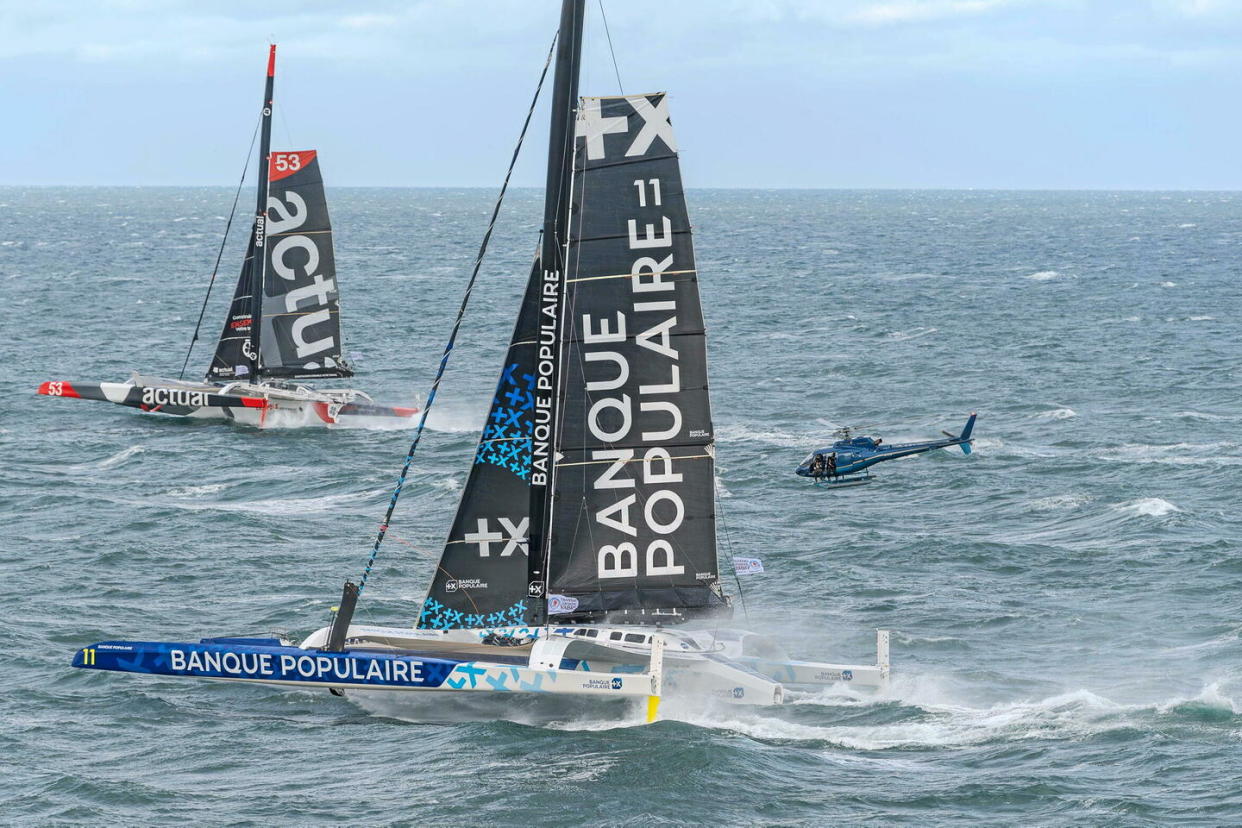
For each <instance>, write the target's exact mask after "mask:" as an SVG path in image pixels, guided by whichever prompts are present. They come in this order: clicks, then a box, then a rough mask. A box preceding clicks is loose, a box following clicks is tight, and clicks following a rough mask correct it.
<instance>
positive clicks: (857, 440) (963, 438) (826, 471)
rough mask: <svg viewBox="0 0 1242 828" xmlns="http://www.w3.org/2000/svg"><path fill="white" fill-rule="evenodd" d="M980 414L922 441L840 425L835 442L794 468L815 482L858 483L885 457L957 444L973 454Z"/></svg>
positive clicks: (870, 478) (835, 484)
mask: <svg viewBox="0 0 1242 828" xmlns="http://www.w3.org/2000/svg"><path fill="white" fill-rule="evenodd" d="M977 416H978V415H977V414H976V413H975V412H973V411H972V412H971V413H970V419H968V420H967V421H966V426H965V427H964V428H963V429H962V433H961V434H952V433H950V432H948V431H942V432H941V434H943V435H944V436H945V439H943V440H928V441H926V442H922V443H896V444H894V445H886V444H885V443H884V440H883V439H881V438H879V437H874V438H873V437H854V436H853V435H852V434H851V432H850V429H849V428H841V429H837V432H836V434H835V436H836V438H837V440H836V442H835V443H833V444H832V445H831V446H827V447H825V448H821V449H817V450H815V451H814V452H812V453H811V456H810V457H808V458H806V460H804V461H803V462H802V465H800V466H798V468H797V469H795V473H796V474H797V475H798V476H799V477H809V478H811V479H812V480H814V481H815V483H816V485H824V486H859V485H862V484H864V483H870V482H871V480H872V477H871V472H870V468H871V467H872V466H874V465H875V464H876V463H882V462H884V461H885V460H897V459H899V458H902V457H910V456H912V455H915V454H922V453H924V452H927V451H932V450H933V449H941V448H949V447H950V446H958V447H959V448H961V450H962V454H970V444H971V443H973V442H974V438H973V437H971V432H973V431H974V428H975V418H976V417H977Z"/></svg>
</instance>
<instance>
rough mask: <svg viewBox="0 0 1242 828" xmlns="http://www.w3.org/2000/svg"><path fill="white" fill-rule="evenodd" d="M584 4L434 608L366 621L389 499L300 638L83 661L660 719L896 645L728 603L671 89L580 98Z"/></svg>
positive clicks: (825, 673) (115, 646)
mask: <svg viewBox="0 0 1242 828" xmlns="http://www.w3.org/2000/svg"><path fill="white" fill-rule="evenodd" d="M583 5H584V0H564V2H563V6H562V11H561V24H560V29H559V41H558V43H557V56H556V76H555V85H554V90H553V102H552V123H551V142H550V149H549V153H548V177H547V182H548V183H547V193H546V196H545V212H544V224H543V239H542V243H541V246H540V251H539V258H538V259H537V260H536V261H535V264H534V267H533V268H532V270H531V274H530V278H529V280H528V282H527V287H526V292H525V296H524V298H523V300H522V306H521V309H520V311H519V313H518V319H517V326H516V329H515V331H514V334H513V338H512V340H511V343H510V346H509V350H508V352H507V354H506V356H505V363H504V366H503V369H502V371H501V378H500V381H499V383H498V386H497V389H496V394H495V398H494V400H493V403H492V406H491V409H490V411H489V414H488V418H487V424H486V426H485V428H484V431H483V434H482V436H481V438H480V441H479V445H478V449H477V451H476V454H475V456H474V462H473V465H472V467H471V470H470V476H469V480H468V482H467V485H466V487H465V490H464V493H463V495H462V499H461V502H460V505H459V506H458V510H457V516H456V519H455V520H454V521H453V525H452V529H451V531H450V533H449V538H448V541H447V543H446V545H445V549H444V553H443V555H442V557H441V558H440V562H439V565H438V567H437V569H436V574H435V577H434V580H433V582H432V585H431V589H430V592H429V594H428V596H427V598H426V601H425V603H424V605H423V607H422V611H421V614H420V616H419V620H418V623H417V625H416V626H415V627H413V628H404V627H379V626H365V625H359V624H352V623H351V620H352V615H353V612H354V607H355V604H356V600H357V596H358V594H359V592H360V590H361V588H362V587H364V586H365V584H366V577H367V575H368V574H369V573H370V571H371V565H372V564H373V563H374V555H375V550H378V548H379V541H381V540H382V539H383V533H384V532H385V531H386V530H387V524H388V519H386V520H385V522H384V525H383V526H382V527H381V530H380V537H379V539H378V540H377V542H376V546H375V550H373V551H372V557H371V561H370V562H369V563H368V565H367V570H366V573H364V576H363V579H362V581H361V584H360V585H359V586H355V585H354V584H352V583H348V582H347V583H346V586H345V593H344V596H343V598H342V602H341V605H340V607H339V608H338V611H337V614H336V616H335V619H334V621H333V624H332V625H331V626H329V627H325V628H323V629H320V630H318V631H317V632H315V633H312V634H311V635H310V636H308V637H307V638H306V639H305V640H304V641H302V642H301V644H300V645H293V644H292V643H290V642H288V641H285V640H281V639H274V638H269V639H247V638H226V639H203V640H202V641H200V642H198V643H193V644H192V643H165V642H160V643H153V642H141V641H139V642H135V641H109V642H102V643H99V644H95V645H92V646H90V647H87V648H85V649H83V650H81V651H79V652H78V653H77V655H76V656H75V658H74V662H73V663H74V665H75V666H79V667H88V668H94V669H103V670H122V671H128V672H139V673H156V674H160V675H174V676H193V677H200V678H213V679H227V680H234V681H247V682H259V683H264V684H288V685H297V686H300V687H306V686H319V687H325V688H328V689H331V690H333V691H334V692H338V693H340V692H342V691H349V692H355V691H378V690H385V691H397V690H402V691H439V692H445V691H459V692H471V693H480V692H483V693H553V694H583V695H589V696H595V697H604V698H608V697H647V699H648V703H647V715H648V718H649V719H650V718H654V716H655V712H656V708H657V705H658V700H659V697H660V696H661V694H662V693H663V692H664V691H665V690H666V689H667V690H675V691H677V692H679V693H687V694H691V695H692V696H693V697H711V698H719V699H723V700H726V701H729V702H737V703H743V704H756V705H771V704H777V703H780V702H781V701H782V699H783V695H784V686H785V685H789V684H792V685H799V686H801V685H821V684H827V683H835V682H841V681H850V682H853V683H854V684H856V685H864V686H878V685H882V684H883V683H884V682H885V681H886V680H887V677H888V635H887V632H885V631H881V632H880V633H879V637H878V652H877V662H876V664H873V665H865V666H851V665H841V664H825V663H817V662H805V661H793V660H790V659H788V658H787V657H786V656H785V655H784V654H783V653H782V652H781V651H780V649H779V648H778V647H777V646H775V645H774V644H773V643H772V642H771V641H770V640H768V639H766V638H762V637H760V636H757V635H755V634H752V633H749V632H742V631H738V630H726V629H721V628H720V627H719V625H720V620H719V616H721V615H727V614H729V613H730V612H731V606H730V600H729V598H728V597H726V596H725V594H724V591H723V589H722V588H721V585H720V578H719V572H718V565H717V554H716V531H715V509H714V494H715V485H714V471H713V454H714V449H713V439H712V422H711V412H710V406H709V403H708V389H707V386H708V383H707V360H706V351H705V344H704V329H703V317H702V311H701V308H700V305H699V296H698V278H697V272H696V270H695V266H694V250H693V246H692V243H691V238H690V223H689V219H688V216H687V213H686V205H685V199H684V195H683V192H682V183H681V174H680V171H679V167H678V160H677V153H676V145H675V143H674V138H673V134H672V128H671V124H670V121H669V116H668V99H667V97H666V96H665V95H664V94H652V95H622V96H616V97H603V98H583V99H581V100H580V99H579V98H578V93H577V86H578V66H579V59H580V52H581V37H582V21H583V14H584V8H583ZM451 342H452V340H451V339H450V348H449V349H447V350H446V355H447V354H448V352H449V351H450V350H451ZM442 366H443V363H442ZM434 397H435V395H434V391H433V393H432V394H430V395H429V398H428V403H429V404H430V403H431V402H433V401H434ZM415 445H417V442H415ZM412 453H413V448H412V449H411V454H412ZM408 463H409V457H408V456H407V468H408ZM402 479H404V475H403V478H402ZM399 492H400V485H398V488H397V493H394V496H393V500H392V502H391V503H390V506H389V518H391V514H392V505H393V504H395V501H396V495H397V494H398V493H399ZM710 616H716V619H715V620H713V621H712V623H711V625H703V624H700V625H699V626H700V627H701V628H700V629H695V626H696V625H695V624H693V623H691V624H688V625H686V626H684V627H677V628H675V629H671V628H670V625H674V624H676V622H682V621H693V619H702V618H705V617H710Z"/></svg>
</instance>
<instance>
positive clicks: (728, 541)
mask: <svg viewBox="0 0 1242 828" xmlns="http://www.w3.org/2000/svg"><path fill="white" fill-rule="evenodd" d="M714 478H715V475H714V474H713V480H712V487H713V488H715V485H716V481H715V479H714ZM715 500H716V511H717V512H719V513H720V523H721V525H722V526H724V533H725V545H726V546H727V547H728V548H729V564H730V565H731V566H732V567H733V580H734V581H736V582H737V597H738V598H740V599H741V601H742V614H743V615H745V616H746V623H747V624H749V623H750V609H749V608H748V607H747V606H746V594H745V593H743V592H742V576H741V575H739V574H738V572H737V562H736V561H735V560H734V559H733V558H734V555H735V554H736V551H735V550H734V548H733V535H732V533H731V532H729V518H728V517H727V516H726V515H725V509H724V499H723V498H721V497H720V493H719V492H717V493H716V497H715ZM717 563H719V561H717Z"/></svg>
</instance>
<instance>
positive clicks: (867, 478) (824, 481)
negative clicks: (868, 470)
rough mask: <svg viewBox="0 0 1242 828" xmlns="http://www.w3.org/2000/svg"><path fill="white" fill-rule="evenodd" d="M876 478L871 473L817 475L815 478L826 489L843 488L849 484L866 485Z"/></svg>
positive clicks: (819, 485) (816, 482) (818, 484)
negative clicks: (836, 475) (838, 475)
mask: <svg viewBox="0 0 1242 828" xmlns="http://www.w3.org/2000/svg"><path fill="white" fill-rule="evenodd" d="M874 479H875V478H874V477H872V476H871V475H870V474H858V475H842V476H841V477H817V478H815V485H816V486H818V487H820V488H824V489H843V488H846V487H847V486H865V485H867V484H868V483H870V482H871V481H872V480H874Z"/></svg>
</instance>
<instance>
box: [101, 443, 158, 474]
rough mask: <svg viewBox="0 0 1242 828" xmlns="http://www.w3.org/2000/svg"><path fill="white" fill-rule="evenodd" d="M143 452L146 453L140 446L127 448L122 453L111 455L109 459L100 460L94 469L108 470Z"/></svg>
mask: <svg viewBox="0 0 1242 828" xmlns="http://www.w3.org/2000/svg"><path fill="white" fill-rule="evenodd" d="M144 451H146V449H145V448H143V447H142V446H137V445H135V446H130V447H129V448H127V449H124V450H123V451H118V452H117V453H116V454H114V455H112V456H111V457H108V458H107V459H104V460H100V461H99V462H98V463H96V464H95V468H98V469H110V468H112V467H113V466H118V465H120V464H121V463H124V462H125V461H126V460H128V459H129V458H131V457H133V456H134V455H135V454H141V453H142V452H144Z"/></svg>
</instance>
